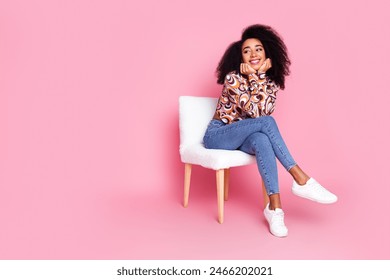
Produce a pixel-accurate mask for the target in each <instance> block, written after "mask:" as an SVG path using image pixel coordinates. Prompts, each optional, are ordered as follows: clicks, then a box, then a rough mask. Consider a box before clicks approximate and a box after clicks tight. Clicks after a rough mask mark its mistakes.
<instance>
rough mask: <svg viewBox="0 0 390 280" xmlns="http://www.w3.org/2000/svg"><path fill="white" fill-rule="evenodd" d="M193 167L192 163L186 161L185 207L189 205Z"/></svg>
mask: <svg viewBox="0 0 390 280" xmlns="http://www.w3.org/2000/svg"><path fill="white" fill-rule="evenodd" d="M191 168H192V165H191V164H189V163H186V164H185V166H184V203H183V204H184V207H187V206H188V198H189V196H190V183H191Z"/></svg>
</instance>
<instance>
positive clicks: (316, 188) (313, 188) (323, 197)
mask: <svg viewBox="0 0 390 280" xmlns="http://www.w3.org/2000/svg"><path fill="white" fill-rule="evenodd" d="M292 193H293V194H295V195H297V196H300V197H303V198H307V199H310V200H313V201H315V202H319V203H325V204H330V203H335V202H336V201H337V196H336V195H334V194H333V193H331V192H330V191H328V190H327V189H325V188H324V187H323V186H321V185H320V184H319V183H318V182H317V181H316V180H314V179H313V178H310V179H309V180H308V181H307V182H306V184H304V185H302V186H301V185H298V183H297V182H295V180H293V186H292Z"/></svg>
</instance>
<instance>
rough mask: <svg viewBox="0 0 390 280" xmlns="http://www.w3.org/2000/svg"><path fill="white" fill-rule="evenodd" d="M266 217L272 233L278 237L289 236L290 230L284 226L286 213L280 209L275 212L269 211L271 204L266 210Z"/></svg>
mask: <svg viewBox="0 0 390 280" xmlns="http://www.w3.org/2000/svg"><path fill="white" fill-rule="evenodd" d="M264 217H265V219H266V220H267V222H268V224H269V229H270V231H271V233H272V234H273V235H275V236H277V237H285V236H287V234H288V229H287V227H286V226H285V225H284V212H283V210H282V209H280V208H276V209H275V210H270V209H269V203H268V204H267V206H266V207H265V208H264Z"/></svg>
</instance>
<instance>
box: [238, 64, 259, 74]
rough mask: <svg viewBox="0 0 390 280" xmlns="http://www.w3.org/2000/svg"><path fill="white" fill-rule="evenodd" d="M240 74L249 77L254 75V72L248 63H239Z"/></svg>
mask: <svg viewBox="0 0 390 280" xmlns="http://www.w3.org/2000/svg"><path fill="white" fill-rule="evenodd" d="M240 72H241V74H244V75H250V74H254V73H256V70H255V69H253V68H252V67H251V66H250V65H249V64H248V63H241V64H240Z"/></svg>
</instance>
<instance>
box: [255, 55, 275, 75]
mask: <svg viewBox="0 0 390 280" xmlns="http://www.w3.org/2000/svg"><path fill="white" fill-rule="evenodd" d="M271 67H272V62H271V59H269V58H267V59H266V60H264V62H263V64H261V66H260V68H259V71H257V74H263V73H265V72H267V71H268V69H270V68H271Z"/></svg>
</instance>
